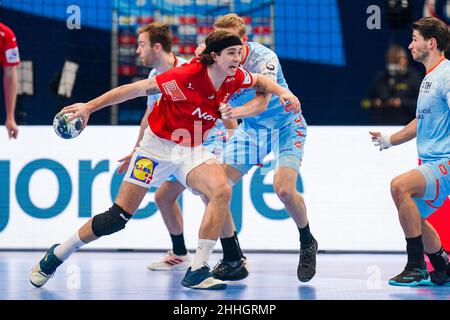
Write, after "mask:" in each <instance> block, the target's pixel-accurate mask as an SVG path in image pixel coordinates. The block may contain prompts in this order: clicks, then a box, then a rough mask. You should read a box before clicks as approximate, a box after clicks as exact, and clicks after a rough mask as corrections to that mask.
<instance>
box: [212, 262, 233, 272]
mask: <svg viewBox="0 0 450 320" xmlns="http://www.w3.org/2000/svg"><path fill="white" fill-rule="evenodd" d="M228 268H229V265H228V263H226V262H225V261H223V259H220V260H219V262H217V264H216V265H215V266H214V270H217V271H219V272H224V271H226V270H227V269H228Z"/></svg>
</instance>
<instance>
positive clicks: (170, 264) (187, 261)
mask: <svg viewBox="0 0 450 320" xmlns="http://www.w3.org/2000/svg"><path fill="white" fill-rule="evenodd" d="M191 261H192V259H191V256H190V255H189V252H188V253H187V254H186V255H184V256H178V255H176V254H174V253H173V251H172V250H169V251H167V254H166V255H165V256H164V257H163V258H162V260H161V261H157V262H153V263H151V264H149V265H148V266H147V268H148V269H150V270H153V271H172V270H186V269H187V268H189V266H190V265H191Z"/></svg>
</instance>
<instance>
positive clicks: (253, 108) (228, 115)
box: [221, 92, 271, 119]
mask: <svg viewBox="0 0 450 320" xmlns="http://www.w3.org/2000/svg"><path fill="white" fill-rule="evenodd" d="M270 97H271V94H270V93H266V92H256V96H255V97H254V98H253V99H252V100H250V101H248V102H247V103H246V104H244V105H243V106H241V107H235V108H232V107H231V106H227V108H225V109H222V110H223V111H222V110H221V112H222V119H242V118H249V117H254V116H257V115H258V114H260V113H263V112H264V111H266V110H267V106H268V104H269V101H270Z"/></svg>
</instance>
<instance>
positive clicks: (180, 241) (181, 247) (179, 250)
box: [170, 233, 187, 256]
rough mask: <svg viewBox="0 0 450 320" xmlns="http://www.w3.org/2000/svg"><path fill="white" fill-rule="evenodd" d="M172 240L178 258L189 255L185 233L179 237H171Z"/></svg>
mask: <svg viewBox="0 0 450 320" xmlns="http://www.w3.org/2000/svg"><path fill="white" fill-rule="evenodd" d="M170 238H171V239H172V246H173V253H174V254H176V255H177V256H184V255H186V254H187V250H186V245H185V244H184V236H183V233H181V234H179V235H173V234H171V235H170Z"/></svg>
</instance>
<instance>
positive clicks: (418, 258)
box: [406, 235, 425, 268]
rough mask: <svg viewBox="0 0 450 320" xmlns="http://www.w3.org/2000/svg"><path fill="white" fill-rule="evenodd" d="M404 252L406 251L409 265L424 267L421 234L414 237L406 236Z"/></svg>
mask: <svg viewBox="0 0 450 320" xmlns="http://www.w3.org/2000/svg"><path fill="white" fill-rule="evenodd" d="M406 252H407V253H408V265H409V266H411V267H420V268H423V267H425V259H424V257H423V254H424V252H423V243H422V235H420V236H418V237H415V238H406Z"/></svg>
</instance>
